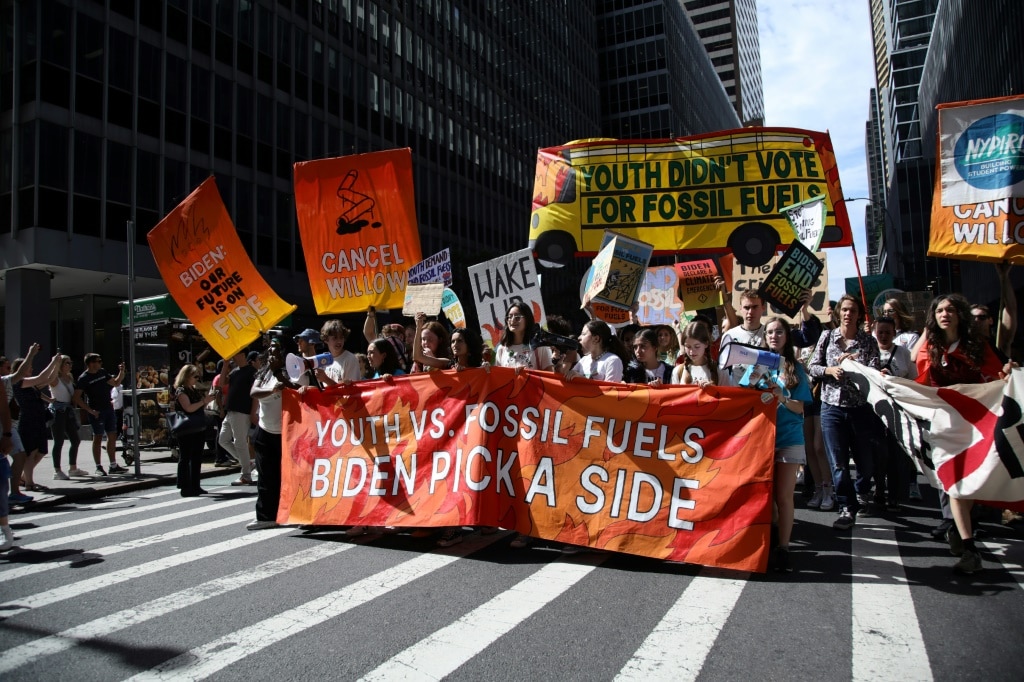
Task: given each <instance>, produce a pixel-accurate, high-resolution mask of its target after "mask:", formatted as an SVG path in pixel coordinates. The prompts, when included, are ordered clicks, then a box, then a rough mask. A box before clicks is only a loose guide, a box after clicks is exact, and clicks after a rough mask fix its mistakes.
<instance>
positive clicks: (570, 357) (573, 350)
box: [548, 315, 639, 374]
mask: <svg viewBox="0 0 1024 682" xmlns="http://www.w3.org/2000/svg"><path fill="white" fill-rule="evenodd" d="M628 326H629V325H627V327H628ZM637 329H639V327H637ZM548 331H549V332H551V333H552V334H558V335H559V336H564V337H565V338H567V339H573V340H575V339H576V337H577V334H576V329H575V328H574V327H573V326H572V322H570V321H569V320H567V319H566V318H564V317H562V316H561V315H548ZM620 338H622V337H621V336H620ZM550 349H551V365H552V369H553V370H554V371H556V372H558V373H559V374H565V373H566V372H567V371H568V370H570V369H572V368H573V367H575V366H576V363H577V362H579V361H580V354H579V345H578V344H575V343H574V344H572V345H568V344H567V345H564V346H563V345H554V346H551V347H550Z"/></svg>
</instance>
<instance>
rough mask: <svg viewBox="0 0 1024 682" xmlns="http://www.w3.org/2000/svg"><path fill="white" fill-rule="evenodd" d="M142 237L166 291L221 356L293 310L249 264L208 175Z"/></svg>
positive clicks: (218, 193)
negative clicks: (147, 245) (145, 239)
mask: <svg viewBox="0 0 1024 682" xmlns="http://www.w3.org/2000/svg"><path fill="white" fill-rule="evenodd" d="M146 238H147V239H148V240H149V248H150V250H151V251H152V252H153V260H155V261H156V265H157V268H159V270H160V276H161V277H163V280H164V284H166V285H167V291H168V292H169V293H170V294H171V296H172V297H173V298H174V302H175V303H177V304H178V307H179V308H181V310H182V312H183V313H185V315H186V316H187V317H188V319H189V320H190V321H191V322H192V324H194V325H195V326H196V329H198V330H199V333H201V334H202V335H203V338H205V339H206V340H207V342H209V344H210V346H211V347H212V348H213V350H214V351H215V352H216V353H217V354H218V355H220V356H221V357H225V358H226V357H231V356H232V355H234V354H235V353H236V352H238V351H239V350H241V349H243V348H245V347H246V346H247V345H249V344H250V343H252V342H253V341H255V340H256V339H257V338H258V337H259V336H260V334H261V333H262V332H264V331H266V330H268V329H270V328H271V327H273V326H274V325H275V324H277V323H278V322H280V321H281V320H283V319H284V318H285V317H287V316H288V315H290V314H291V313H292V312H293V311H294V310H295V306H294V305H291V304H289V303H286V302H285V301H284V300H282V299H281V297H279V296H278V295H277V294H276V293H275V292H274V290H273V289H271V288H270V285H268V284H267V282H266V280H264V279H263V277H262V276H261V275H260V273H259V271H258V270H257V269H256V267H255V266H254V265H253V263H252V259H250V258H249V254H248V253H246V251H245V247H243V246H242V242H241V240H240V239H239V238H238V232H237V231H236V230H235V225H234V223H232V222H231V217H230V216H229V215H228V211H227V208H225V206H224V202H223V201H222V200H221V198H220V192H218V191H217V183H216V181H215V180H214V179H213V178H212V177H210V178H207V179H206V181H205V182H203V184H201V185H199V187H197V188H196V189H195V191H194V192H192V194H190V195H188V197H186V198H185V200H184V201H182V202H181V203H180V204H178V206H177V208H175V209H174V210H173V211H171V212H170V213H168V214H167V216H166V217H165V218H164V219H163V220H161V221H160V222H159V223H158V224H157V226H156V227H154V228H153V229H152V230H150V231H149V234H148V235H146Z"/></svg>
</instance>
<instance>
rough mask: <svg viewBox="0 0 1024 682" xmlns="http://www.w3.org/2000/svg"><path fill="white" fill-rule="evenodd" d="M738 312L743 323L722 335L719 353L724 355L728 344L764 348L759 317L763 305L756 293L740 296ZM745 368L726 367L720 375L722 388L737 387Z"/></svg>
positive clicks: (746, 292) (749, 292) (744, 293)
mask: <svg viewBox="0 0 1024 682" xmlns="http://www.w3.org/2000/svg"><path fill="white" fill-rule="evenodd" d="M740 311H741V313H742V317H743V322H742V324H741V325H740V326H738V327H730V328H729V329H728V330H726V331H725V333H723V334H722V338H721V342H720V344H719V352H720V353H724V352H725V348H726V346H728V345H729V344H730V343H742V344H746V345H748V346H756V347H758V348H764V347H765V340H764V325H763V324H761V316H762V315H763V314H764V303H763V302H762V301H761V297H760V296H759V295H758V293H757V292H756V291H750V290H747V291H744V292H743V294H742V295H741V296H740ZM744 372H745V368H744V367H743V366H742V365H734V366H733V367H726V368H724V369H723V370H722V372H721V373H720V374H721V376H720V380H721V384H722V385H723V386H739V384H740V380H741V379H742V377H743V374H744Z"/></svg>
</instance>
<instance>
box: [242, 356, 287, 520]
mask: <svg viewBox="0 0 1024 682" xmlns="http://www.w3.org/2000/svg"><path fill="white" fill-rule="evenodd" d="M285 388H298V384H293V383H292V382H291V381H290V380H289V378H288V373H287V372H285V370H284V351H283V350H282V349H281V345H280V343H278V342H277V341H271V343H270V346H269V347H268V348H267V352H266V361H265V362H264V364H263V367H262V368H261V369H260V370H259V371H257V373H256V376H255V378H254V380H253V385H252V392H251V393H250V396H251V397H252V398H253V400H255V401H256V402H257V403H258V404H259V423H258V424H257V427H256V435H255V437H254V438H253V439H252V440H253V447H254V448H255V450H256V471H257V473H258V474H259V478H258V479H257V480H256V520H255V521H250V522H249V523H248V525H246V529H247V530H263V529H266V528H276V527H277V508H278V503H279V501H280V497H281V432H282V412H281V394H282V392H283V391H284V389H285Z"/></svg>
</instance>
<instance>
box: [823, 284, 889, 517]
mask: <svg viewBox="0 0 1024 682" xmlns="http://www.w3.org/2000/svg"><path fill="white" fill-rule="evenodd" d="M838 311H839V326H838V327H837V328H836V329H833V330H831V331H828V332H825V333H824V334H822V335H821V338H819V339H818V345H817V347H816V348H815V349H814V357H813V358H812V359H811V376H812V377H815V378H816V379H820V380H822V384H821V432H822V435H823V436H824V438H825V453H826V454H827V455H828V463H829V466H831V467H832V484H833V487H834V488H835V492H836V498H837V501H838V502H839V518H838V519H836V521H835V523H833V524H832V527H833V528H835V529H836V530H848V529H850V528H852V527H853V525H854V524H855V523H856V522H857V512H858V511H860V508H861V505H862V504H863V503H862V500H866V499H867V495H868V492H869V490H870V487H871V477H872V474H873V473H874V466H873V464H874V449H875V448H877V447H878V442H879V440H880V437H879V428H878V423H879V422H878V419H877V418H876V417H875V413H874V411H873V410H872V409H871V406H870V405H868V403H867V400H866V399H865V397H864V395H863V394H862V393H861V391H860V388H859V387H858V386H857V384H855V383H853V381H850V380H848V379H846V378H845V377H844V374H843V368H842V367H841V366H840V365H841V364H842V362H843V360H854V361H856V362H859V363H861V364H862V365H867V366H868V367H871V368H872V369H876V370H877V369H879V362H878V342H876V341H875V337H873V336H871V334H868V333H867V332H865V331H864V330H863V329H861V328H860V320H862V319H863V317H864V310H863V308H862V307H861V303H860V301H859V300H858V299H856V298H854V297H853V296H850V295H849V294H846V295H845V296H843V297H842V298H840V299H839V302H838ZM851 454H852V455H853V461H854V463H855V464H856V465H857V480H856V483H854V481H852V480H851V479H850V456H851Z"/></svg>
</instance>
